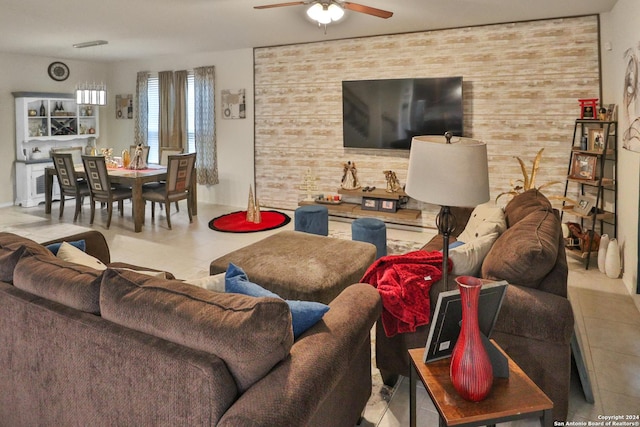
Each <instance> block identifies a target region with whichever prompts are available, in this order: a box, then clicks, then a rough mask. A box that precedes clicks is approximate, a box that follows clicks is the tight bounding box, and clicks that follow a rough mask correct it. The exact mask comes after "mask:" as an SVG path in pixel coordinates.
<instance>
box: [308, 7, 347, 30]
mask: <svg viewBox="0 0 640 427" xmlns="http://www.w3.org/2000/svg"><path fill="white" fill-rule="evenodd" d="M307 16H308V17H309V18H311V19H313V20H314V21H316V22H317V23H319V24H323V25H327V24H330V23H331V22H335V21H337V20H339V19H340V18H342V16H344V10H343V9H342V8H341V7H340V6H338V5H337V4H335V3H331V4H327V3H314V4H313V5H312V6H311V7H310V8H309V9H307Z"/></svg>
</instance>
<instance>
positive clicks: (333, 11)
mask: <svg viewBox="0 0 640 427" xmlns="http://www.w3.org/2000/svg"><path fill="white" fill-rule="evenodd" d="M300 5H311V7H310V8H309V9H308V10H307V15H308V16H309V17H310V18H311V19H313V20H314V21H316V22H318V24H324V25H326V24H330V23H331V22H332V21H337V20H339V19H340V18H342V15H343V14H344V9H348V10H352V11H354V12H359V13H365V14H367V15H372V16H376V17H378V18H384V19H387V18H390V17H392V16H393V12H389V11H387V10H382V9H376V8H375V7H371V6H365V5H362V4H358V3H352V2H349V1H341V0H307V1H292V2H287V3H275V4H267V5H263V6H254V9H270V8H273V7H284V6H300Z"/></svg>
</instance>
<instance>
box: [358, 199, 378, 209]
mask: <svg viewBox="0 0 640 427" xmlns="http://www.w3.org/2000/svg"><path fill="white" fill-rule="evenodd" d="M379 202H380V200H378V199H372V198H369V197H363V198H362V210H365V211H377V210H378V203H379Z"/></svg>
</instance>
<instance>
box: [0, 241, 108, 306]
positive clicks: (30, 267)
mask: <svg viewBox="0 0 640 427" xmlns="http://www.w3.org/2000/svg"><path fill="white" fill-rule="evenodd" d="M47 252H48V250H47ZM101 274H102V272H101V271H99V270H96V269H94V268H91V267H86V266H83V265H79V264H74V263H71V262H67V261H64V260H61V259H59V258H56V257H55V256H53V255H52V254H49V255H35V256H30V257H25V256H23V257H22V258H20V261H18V264H17V265H16V268H15V271H14V273H13V284H14V286H15V287H17V288H20V289H22V290H24V291H27V292H30V293H32V294H35V295H38V296H40V297H43V298H46V299H49V300H52V301H55V302H58V303H60V304H64V305H66V306H68V307H71V308H75V309H76V310H80V311H85V312H87V313H94V314H98V313H100V305H99V301H98V300H99V296H100V281H101Z"/></svg>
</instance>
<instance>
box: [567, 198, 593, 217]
mask: <svg viewBox="0 0 640 427" xmlns="http://www.w3.org/2000/svg"><path fill="white" fill-rule="evenodd" d="M595 201H596V200H595V198H593V197H591V196H580V197H579V198H578V203H577V204H576V205H575V206H574V207H573V210H574V211H575V212H577V213H579V214H580V215H584V216H587V215H590V214H591V209H593V207H594V206H595Z"/></svg>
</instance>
